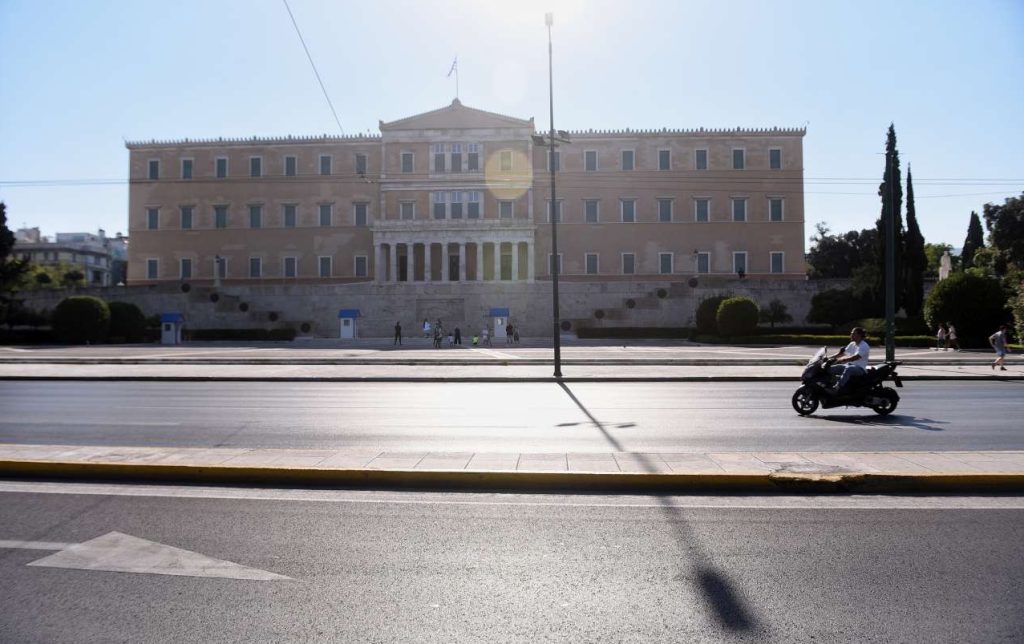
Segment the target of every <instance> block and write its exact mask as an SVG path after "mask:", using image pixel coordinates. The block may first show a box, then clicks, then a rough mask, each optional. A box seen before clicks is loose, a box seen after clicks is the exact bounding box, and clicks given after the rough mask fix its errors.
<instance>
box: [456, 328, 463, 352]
mask: <svg viewBox="0 0 1024 644" xmlns="http://www.w3.org/2000/svg"><path fill="white" fill-rule="evenodd" d="M455 344H457V345H459V346H460V347H461V346H462V330H461V329H459V327H455Z"/></svg>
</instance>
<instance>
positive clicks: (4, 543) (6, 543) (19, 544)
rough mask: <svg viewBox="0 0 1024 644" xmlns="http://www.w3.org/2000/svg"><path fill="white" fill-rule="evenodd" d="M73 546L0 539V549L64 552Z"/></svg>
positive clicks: (49, 542) (69, 544)
mask: <svg viewBox="0 0 1024 644" xmlns="http://www.w3.org/2000/svg"><path fill="white" fill-rule="evenodd" d="M73 545H75V544H73V543H61V542H59V541H11V540H8V539H0V548H19V549H22V550H64V549H65V548H70V547H71V546H73Z"/></svg>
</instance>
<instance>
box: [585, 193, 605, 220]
mask: <svg viewBox="0 0 1024 644" xmlns="http://www.w3.org/2000/svg"><path fill="white" fill-rule="evenodd" d="M600 217H601V201H600V200H598V199H587V200H586V201H584V202H583V219H584V221H586V222H587V223H588V224H596V223H597V222H598V221H599V220H600Z"/></svg>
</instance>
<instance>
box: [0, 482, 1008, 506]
mask: <svg viewBox="0 0 1024 644" xmlns="http://www.w3.org/2000/svg"><path fill="white" fill-rule="evenodd" d="M0 493H9V494H81V495H95V496H128V497H158V498H189V499H234V500H248V501H305V502H310V503H357V504H394V505H465V506H502V505H507V506H520V507H580V508H607V507H615V508H659V509H665V508H679V509H688V508H691V509H701V508H726V509H753V510H1024V496H1021V497H971V496H965V497H945V496H937V497H928V496H884V497H878V496H870V495H853V496H842V497H828V498H823V497H813V496H810V497H801V496H792V497H791V496H764V497H761V496H740V497H737V496H690V497H688V496H665V497H658V496H657V495H651V496H644V495H629V496H625V495H623V496H625V499H624V500H615V499H614V498H611V499H609V500H608V501H602V502H594V501H578V500H577V498H573V497H565V496H554V495H547V496H545V495H535V494H512V493H505V494H495V493H479V496H480V497H484V498H479V499H471V498H469V497H472V496H473V495H472V494H468V493H459V492H449V493H425V492H408V493H393V492H373V491H369V492H364V493H362V494H359V493H354V492H352V491H347V490H345V491H343V490H303V489H297V490H288V489H280V490H275V489H253V488H224V487H178V486H171V485H146V486H137V485H125V484H117V483H36V482H31V481H24V482H22V481H0ZM453 496H454V497H456V498H451V497H453ZM413 497H419V498H413ZM423 497H427V498H423ZM523 497H526V498H527V499H528V500H525V501H520V500H513V499H520V498H523ZM552 497H554V500H543V499H546V498H548V499H550V498H552ZM658 498H662V499H663V501H657V500H656V499H658ZM627 499H638V500H636V501H630V500H627Z"/></svg>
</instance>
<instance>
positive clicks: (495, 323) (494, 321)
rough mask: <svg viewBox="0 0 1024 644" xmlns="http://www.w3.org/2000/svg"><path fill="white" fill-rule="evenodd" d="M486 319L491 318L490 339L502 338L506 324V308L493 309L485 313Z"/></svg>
mask: <svg viewBox="0 0 1024 644" xmlns="http://www.w3.org/2000/svg"><path fill="white" fill-rule="evenodd" d="M487 317H489V318H491V337H492V338H504V337H505V325H507V324H508V307H501V306H497V307H493V308H491V310H490V311H489V312H488V313H487Z"/></svg>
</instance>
